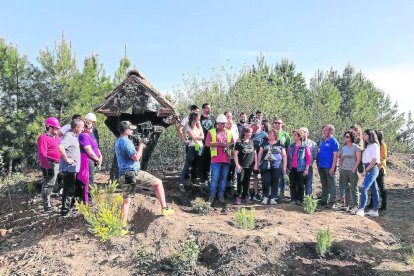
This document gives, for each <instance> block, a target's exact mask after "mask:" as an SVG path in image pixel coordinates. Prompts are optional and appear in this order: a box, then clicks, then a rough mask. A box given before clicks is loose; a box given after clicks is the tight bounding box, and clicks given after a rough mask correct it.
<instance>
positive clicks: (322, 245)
mask: <svg viewBox="0 0 414 276" xmlns="http://www.w3.org/2000/svg"><path fill="white" fill-rule="evenodd" d="M331 246H332V232H331V230H329V228H328V229H326V230H320V231H318V234H317V235H316V252H317V253H318V254H319V255H321V256H325V254H326V252H329V250H330V249H331Z"/></svg>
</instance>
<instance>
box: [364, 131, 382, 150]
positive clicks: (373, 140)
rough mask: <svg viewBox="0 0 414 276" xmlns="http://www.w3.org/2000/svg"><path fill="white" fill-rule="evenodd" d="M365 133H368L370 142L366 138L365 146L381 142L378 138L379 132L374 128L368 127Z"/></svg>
mask: <svg viewBox="0 0 414 276" xmlns="http://www.w3.org/2000/svg"><path fill="white" fill-rule="evenodd" d="M364 133H365V134H366V135H368V143H367V142H366V141H365V140H364V144H365V148H366V147H367V146H368V145H369V144H374V143H377V144H379V142H378V138H377V134H376V133H375V131H374V130H373V129H366V130H365V131H364Z"/></svg>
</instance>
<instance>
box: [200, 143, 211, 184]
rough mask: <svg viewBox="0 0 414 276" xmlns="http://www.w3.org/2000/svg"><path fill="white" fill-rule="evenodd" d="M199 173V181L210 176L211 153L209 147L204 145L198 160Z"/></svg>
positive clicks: (205, 179)
mask: <svg viewBox="0 0 414 276" xmlns="http://www.w3.org/2000/svg"><path fill="white" fill-rule="evenodd" d="M199 164H200V166H199V174H200V180H201V182H204V181H207V180H208V178H209V176H210V165H211V154H210V148H209V147H204V148H203V154H202V155H201V158H200V162H199Z"/></svg>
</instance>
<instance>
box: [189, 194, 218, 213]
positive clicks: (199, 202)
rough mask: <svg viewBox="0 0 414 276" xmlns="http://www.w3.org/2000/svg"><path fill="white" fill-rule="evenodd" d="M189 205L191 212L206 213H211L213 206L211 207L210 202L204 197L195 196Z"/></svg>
mask: <svg viewBox="0 0 414 276" xmlns="http://www.w3.org/2000/svg"><path fill="white" fill-rule="evenodd" d="M191 206H192V210H193V212H195V213H197V214H203V215H208V214H210V213H211V211H212V210H213V208H211V203H210V202H208V201H205V200H204V199H202V198H200V197H197V198H196V199H194V200H193V201H191Z"/></svg>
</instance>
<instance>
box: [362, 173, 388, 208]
mask: <svg viewBox="0 0 414 276" xmlns="http://www.w3.org/2000/svg"><path fill="white" fill-rule="evenodd" d="M384 177H385V174H384V168H381V169H380V170H379V174H378V176H377V179H376V181H377V185H378V193H379V196H380V198H381V205H380V209H383V210H386V209H387V197H388V195H387V191H386V190H385V185H384ZM367 206H369V207H372V206H373V199H372V196H371V197H370V200H369V204H368V205H367Z"/></svg>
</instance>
